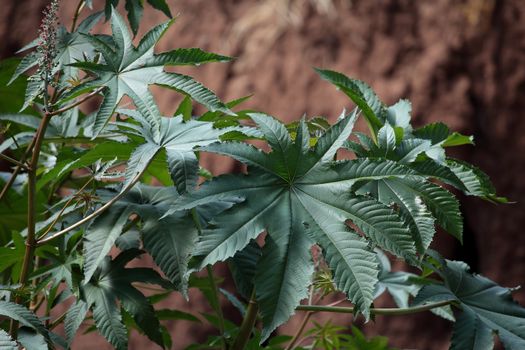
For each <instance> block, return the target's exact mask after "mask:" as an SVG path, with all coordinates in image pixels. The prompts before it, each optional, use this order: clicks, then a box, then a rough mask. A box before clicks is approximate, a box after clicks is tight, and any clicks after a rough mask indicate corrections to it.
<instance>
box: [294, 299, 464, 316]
mask: <svg viewBox="0 0 525 350" xmlns="http://www.w3.org/2000/svg"><path fill="white" fill-rule="evenodd" d="M456 301H457V300H443V301H438V302H435V303H430V304H425V305H419V306H412V307H407V308H371V309H370V313H371V314H372V315H388V316H401V315H410V314H415V313H418V312H423V311H429V310H432V309H436V308H438V307H442V306H447V305H451V304H453V303H455V302H456ZM295 309H296V310H297V311H311V312H335V313H344V314H353V313H355V311H356V309H355V308H354V307H341V306H323V305H299V306H298V307H296V308H295Z"/></svg>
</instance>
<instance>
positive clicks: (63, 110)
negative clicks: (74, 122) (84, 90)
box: [49, 86, 104, 116]
mask: <svg viewBox="0 0 525 350" xmlns="http://www.w3.org/2000/svg"><path fill="white" fill-rule="evenodd" d="M103 89H104V87H103V86H102V87H99V88H98V89H96V90H93V91H92V92H90V93H89V94H87V95H86V96H84V97H82V98H81V99H80V100H78V101H75V102H73V103H71V104H70V105H67V106H65V107H62V108H60V109H57V110H56V111H52V112H50V113H49V115H50V116H54V115H57V114H62V113H64V112H67V111H69V110H70V109H72V108H75V107H76V106H78V105H81V104H82V103H84V102H86V101H87V100H89V99H90V98H91V97H93V96H95V95H97V94H98V93H99V92H101V91H102V90H103Z"/></svg>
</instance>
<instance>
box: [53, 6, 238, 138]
mask: <svg viewBox="0 0 525 350" xmlns="http://www.w3.org/2000/svg"><path fill="white" fill-rule="evenodd" d="M173 22H174V20H170V21H168V22H166V23H163V24H161V25H158V26H156V27H154V28H153V29H151V30H150V31H149V32H148V33H147V34H146V35H144V37H143V38H142V39H141V41H140V43H139V44H138V46H137V47H134V46H133V43H132V39H131V36H130V33H129V31H128V28H127V26H126V24H125V23H124V20H123V19H122V17H121V16H120V15H119V14H118V13H117V12H116V11H115V10H113V11H112V14H111V28H112V32H113V44H110V45H108V44H106V43H105V42H103V41H101V40H99V39H98V38H97V37H95V36H90V35H84V37H85V38H86V39H87V40H89V41H90V42H91V44H92V45H93V46H94V47H95V48H96V49H97V50H98V51H99V52H100V53H101V54H102V56H103V58H104V62H102V63H93V62H78V63H75V64H73V65H72V66H74V67H77V68H80V69H83V70H85V71H87V72H89V73H91V74H94V75H95V78H94V79H93V80H90V81H87V82H85V83H82V84H80V85H79V86H77V87H75V88H73V89H72V90H71V91H70V92H69V93H68V95H67V96H66V97H65V98H64V99H63V100H62V101H61V102H64V101H67V100H69V99H72V98H75V97H76V96H78V95H80V94H82V93H84V92H87V91H91V90H93V89H95V88H99V87H102V88H104V89H103V91H102V94H103V96H104V101H103V102H102V105H101V106H100V109H99V111H98V113H97V116H96V118H95V125H94V136H97V135H98V134H99V133H100V132H101V131H102V129H103V128H104V127H105V125H106V123H107V122H108V120H109V118H110V117H111V115H112V114H113V112H114V111H115V108H116V107H117V105H118V104H119V102H120V100H121V99H122V97H123V96H124V95H127V96H128V97H130V98H131V99H132V100H133V102H134V103H135V105H136V106H137V107H138V108H139V109H140V110H141V111H142V113H143V116H144V118H145V120H147V122H148V124H149V125H150V128H151V131H152V133H153V135H154V137H155V138H156V139H157V138H158V137H159V135H160V127H161V125H160V124H161V121H160V119H161V118H160V112H159V110H158V107H157V105H156V104H155V101H154V99H153V96H152V94H151V92H150V90H149V85H151V84H157V85H161V86H165V87H168V88H171V89H175V90H177V91H180V92H182V93H184V94H186V95H188V96H190V97H191V98H192V99H194V100H195V101H197V102H199V103H201V104H203V105H204V106H206V107H207V108H208V109H210V110H220V111H224V112H225V113H228V114H232V113H233V112H231V111H230V110H229V109H228V108H227V107H226V106H225V105H224V104H223V103H222V102H221V101H220V100H219V99H218V98H217V96H215V94H213V93H212V92H211V91H210V90H208V89H207V88H205V87H204V86H203V85H201V84H200V83H198V82H197V81H195V80H193V79H192V78H191V77H189V76H186V75H182V74H177V73H170V72H166V71H164V67H165V66H178V65H198V64H203V63H208V62H225V61H229V60H230V58H229V57H226V56H221V55H216V54H212V53H207V52H204V51H202V50H200V49H178V50H173V51H169V52H164V53H160V54H155V53H154V46H155V45H156V43H157V42H158V41H159V40H160V38H161V37H162V36H163V34H164V33H165V32H166V30H167V29H168V28H169V27H170V26H171V25H172V24H173Z"/></svg>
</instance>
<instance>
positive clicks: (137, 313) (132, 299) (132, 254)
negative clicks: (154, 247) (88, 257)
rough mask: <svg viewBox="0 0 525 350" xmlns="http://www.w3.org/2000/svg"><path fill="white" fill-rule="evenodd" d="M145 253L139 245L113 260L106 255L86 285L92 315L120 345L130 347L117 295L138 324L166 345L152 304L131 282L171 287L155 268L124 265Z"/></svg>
mask: <svg viewBox="0 0 525 350" xmlns="http://www.w3.org/2000/svg"><path fill="white" fill-rule="evenodd" d="M140 254H142V251H140V250H138V249H131V250H127V251H125V252H123V253H121V254H119V255H118V256H117V257H116V258H115V259H113V260H111V259H110V258H109V257H105V259H104V260H103V262H102V264H101V265H100V266H99V268H98V269H97V271H96V273H95V274H94V276H93V278H92V279H91V280H90V281H89V283H87V284H85V285H83V291H84V295H85V298H86V302H87V304H88V305H89V306H90V307H92V309H93V318H94V320H95V324H96V326H97V328H98V329H99V331H100V333H101V334H102V335H103V336H104V337H105V338H106V339H107V340H108V341H109V342H110V343H111V344H112V345H113V346H114V347H115V348H117V349H127V341H128V337H127V330H126V328H125V326H124V325H123V324H122V321H121V320H122V316H121V313H120V309H119V307H118V305H117V304H116V300H117V299H118V300H119V302H120V304H121V305H122V307H123V308H124V309H125V310H126V311H127V312H128V313H129V314H130V315H131V316H132V317H133V319H134V321H135V322H136V324H137V325H138V326H139V327H140V329H141V330H142V331H144V333H145V334H146V335H147V336H148V337H149V338H150V339H151V340H153V341H154V342H156V343H157V344H159V345H160V346H163V339H162V335H161V333H160V330H159V328H160V323H159V320H158V319H157V317H156V316H155V311H154V309H153V306H152V305H151V304H150V302H149V301H148V299H147V298H146V297H145V296H144V295H143V294H142V293H141V292H140V291H138V290H137V289H135V287H133V285H132V283H135V282H140V283H147V284H156V285H159V286H162V287H169V284H168V283H167V281H165V280H164V279H162V278H161V277H160V275H158V274H157V273H156V272H155V271H154V270H152V269H149V268H130V269H126V268H125V265H126V264H127V263H128V262H129V261H130V260H132V259H134V258H136V257H137V256H139V255H140Z"/></svg>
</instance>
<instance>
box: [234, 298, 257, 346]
mask: <svg viewBox="0 0 525 350" xmlns="http://www.w3.org/2000/svg"><path fill="white" fill-rule="evenodd" d="M258 311H259V306H258V305H257V300H256V298H255V289H254V291H253V292H252V295H251V297H250V301H249V302H248V307H247V308H246V314H245V316H244V319H243V320H242V323H241V328H240V330H239V334H238V335H237V338H236V339H235V343H233V347H232V350H243V349H244V348H245V347H246V344H247V343H248V341H249V340H250V335H251V334H252V330H253V328H254V327H255V322H256V321H257V313H258Z"/></svg>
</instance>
